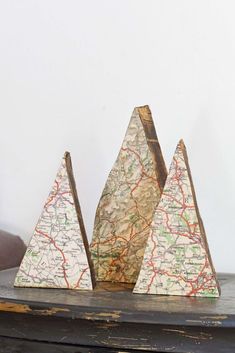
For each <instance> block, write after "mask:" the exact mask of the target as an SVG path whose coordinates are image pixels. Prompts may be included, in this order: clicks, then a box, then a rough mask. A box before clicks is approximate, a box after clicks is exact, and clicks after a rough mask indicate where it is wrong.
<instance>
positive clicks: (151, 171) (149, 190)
mask: <svg viewBox="0 0 235 353" xmlns="http://www.w3.org/2000/svg"><path fill="white" fill-rule="evenodd" d="M165 179H166V168H165V163H164V160H163V157H162V154H161V149H160V146H159V143H158V140H157V136H156V132H155V128H154V125H153V121H152V117H151V112H150V110H149V108H148V106H145V107H139V108H135V110H134V112H133V115H132V117H131V120H130V123H129V126H128V129H127V132H126V135H125V138H124V141H123V144H122V147H121V150H120V152H119V155H118V158H117V160H116V162H115V164H114V166H113V169H112V170H111V172H110V174H109V177H108V180H107V182H106V185H105V188H104V190H103V193H102V196H101V199H100V202H99V205H98V208H97V212H96V217H95V225H94V232H93V239H92V243H91V253H92V258H93V262H94V266H95V272H96V276H97V280H99V281H112V282H126V283H135V282H136V280H137V276H138V273H139V270H140V265H141V263H142V258H143V254H144V249H145V245H146V240H147V237H148V234H149V230H150V224H151V221H152V216H153V211H154V209H155V207H156V206H157V204H158V202H159V200H160V196H161V192H162V189H163V186H164V183H165Z"/></svg>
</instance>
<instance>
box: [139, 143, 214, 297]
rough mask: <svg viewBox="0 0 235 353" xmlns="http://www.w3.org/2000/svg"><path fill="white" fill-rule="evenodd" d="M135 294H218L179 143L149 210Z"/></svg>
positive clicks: (187, 168) (185, 162)
mask: <svg viewBox="0 0 235 353" xmlns="http://www.w3.org/2000/svg"><path fill="white" fill-rule="evenodd" d="M134 293H147V294H169V295H185V296H202V297H218V296H219V293H220V289H219V284H218V282H217V280H216V273H215V270H214V267H213V264H212V260H211V256H210V252H209V248H208V244H207V239H206V234H205V230H204V227H203V223H202V220H201V217H200V214H199V210H198V206H197V201H196V196H195V191H194V187H193V182H192V177H191V173H190V169H189V164H188V158H187V153H186V149H185V146H184V143H183V141H182V140H181V141H180V142H179V144H178V146H177V149H176V152H175V155H174V157H173V161H172V164H171V167H170V171H169V175H168V177H167V180H166V184H165V187H164V190H163V193H162V197H161V200H160V202H159V204H158V207H157V209H156V211H155V213H154V217H153V222H152V225H151V230H150V235H149V238H148V241H147V246H146V249H145V254H144V259H143V263H142V266H141V270H140V274H139V277H138V280H137V283H136V285H135V288H134Z"/></svg>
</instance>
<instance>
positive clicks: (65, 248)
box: [14, 152, 94, 290]
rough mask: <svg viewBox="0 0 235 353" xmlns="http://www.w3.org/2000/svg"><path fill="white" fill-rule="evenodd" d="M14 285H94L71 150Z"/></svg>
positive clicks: (79, 287) (66, 286)
mask: <svg viewBox="0 0 235 353" xmlns="http://www.w3.org/2000/svg"><path fill="white" fill-rule="evenodd" d="M14 285H15V286H16V287H43V288H68V289H87V290H91V289H93V285H94V276H93V271H92V262H91V259H90V253H89V248H88V241H87V238H86V232H85V227H84V224H83V220H82V214H81V209H80V205H79V201H78V197H77V192H76V186H75V181H74V177H73V171H72V163H71V159H70V155H69V153H68V152H66V153H65V155H64V158H63V160H62V163H61V166H60V168H59V170H58V173H57V175H56V179H55V181H54V184H53V187H52V190H51V192H50V194H49V196H48V199H47V201H46V203H45V205H44V208H43V211H42V214H41V216H40V218H39V220H38V223H37V225H36V228H35V230H34V233H33V236H32V238H31V240H30V243H29V246H28V248H27V251H26V253H25V256H24V258H23V260H22V263H21V265H20V268H19V271H18V273H17V275H16V278H15V284H14Z"/></svg>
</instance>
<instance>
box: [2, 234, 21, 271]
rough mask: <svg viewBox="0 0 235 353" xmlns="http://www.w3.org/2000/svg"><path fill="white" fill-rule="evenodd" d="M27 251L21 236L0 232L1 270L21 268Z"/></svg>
mask: <svg viewBox="0 0 235 353" xmlns="http://www.w3.org/2000/svg"><path fill="white" fill-rule="evenodd" d="M25 250H26V246H25V244H24V242H23V241H22V239H21V238H20V237H19V236H17V235H13V234H11V233H8V232H6V231H4V230H0V270H5V269H7V268H11V267H16V266H19V265H20V263H21V260H22V258H23V256H24V253H25Z"/></svg>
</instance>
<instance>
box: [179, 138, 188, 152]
mask: <svg viewBox="0 0 235 353" xmlns="http://www.w3.org/2000/svg"><path fill="white" fill-rule="evenodd" d="M178 146H179V147H180V148H181V149H182V150H185V149H186V147H185V143H184V140H183V139H180V140H179V143H178Z"/></svg>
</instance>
